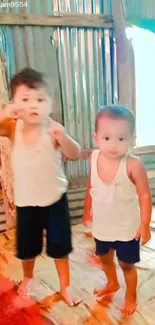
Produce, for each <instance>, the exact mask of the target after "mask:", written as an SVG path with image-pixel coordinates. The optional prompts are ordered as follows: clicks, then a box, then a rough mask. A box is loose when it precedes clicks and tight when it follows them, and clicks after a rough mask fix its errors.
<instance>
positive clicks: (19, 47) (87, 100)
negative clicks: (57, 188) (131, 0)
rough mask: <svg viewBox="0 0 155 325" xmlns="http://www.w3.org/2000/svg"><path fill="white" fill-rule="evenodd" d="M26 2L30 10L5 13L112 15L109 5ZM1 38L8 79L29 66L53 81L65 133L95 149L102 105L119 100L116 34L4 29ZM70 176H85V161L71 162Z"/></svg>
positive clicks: (78, 0) (72, 0)
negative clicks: (96, 116) (115, 62)
mask: <svg viewBox="0 0 155 325" xmlns="http://www.w3.org/2000/svg"><path fill="white" fill-rule="evenodd" d="M23 1H25V0H23ZM26 2H27V6H26V7H25V6H24V7H23V8H20V7H18V8H16V7H14V8H8V7H6V8H5V11H7V12H26V13H34V14H52V13H60V14H63V13H81V14H82V13H84V14H90V13H93V14H99V13H111V1H110V0H109V1H108V0H105V1H103V0H87V1H85V0H83V1H82V0H53V1H52V0H50V1H47V0H46V1H43V0H40V1H39V0H33V1H30V0H28V1H26ZM10 3H11V1H10ZM1 10H2V8H1ZM2 34H3V42H2V43H3V47H5V53H6V55H7V63H8V76H9V77H10V76H11V75H12V74H14V73H15V72H17V71H19V70H20V69H22V68H23V67H25V66H27V65H30V66H32V67H33V68H35V69H37V70H40V71H42V72H44V73H45V74H46V76H47V77H48V79H49V85H50V90H51V95H52V98H53V110H54V113H55V114H54V117H55V118H58V119H60V118H61V116H60V115H61V113H62V116H63V122H64V125H65V127H66V129H67V131H68V132H69V133H70V134H71V135H72V136H73V137H74V138H75V139H76V140H78V142H79V143H80V144H81V145H82V147H85V148H89V147H90V146H92V145H93V143H92V133H93V131H94V119H95V115H96V112H97V111H98V110H99V109H100V108H101V106H103V105H104V104H106V103H112V102H114V101H115V99H116V100H117V76H116V70H115V69H114V60H115V45H114V42H113V31H112V30H101V29H84V28H57V29H55V30H53V28H50V27H23V26H12V27H2V28H1V35H2ZM49 38H51V39H52V40H54V42H55V46H54V45H52V44H51V43H50V42H49ZM4 43H5V46H4ZM1 45H2V44H1ZM56 47H57V48H56ZM1 48H2V46H1ZM57 51H58V57H57ZM57 59H58V62H57ZM59 73H60V80H59ZM66 172H67V176H68V178H69V179H72V178H74V177H79V176H86V175H87V173H88V164H87V162H85V161H84V162H73V163H67V164H66Z"/></svg>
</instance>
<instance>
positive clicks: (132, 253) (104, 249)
mask: <svg viewBox="0 0 155 325" xmlns="http://www.w3.org/2000/svg"><path fill="white" fill-rule="evenodd" d="M95 242H96V255H98V256H103V255H106V254H107V253H108V252H109V250H110V249H113V250H115V251H116V255H117V258H118V260H119V261H122V262H124V263H128V264H135V263H138V262H139V261H140V241H139V240H138V241H136V240H135V239H133V240H130V241H127V242H125V241H115V242H108V241H107V242H106V241H100V240H98V239H95Z"/></svg>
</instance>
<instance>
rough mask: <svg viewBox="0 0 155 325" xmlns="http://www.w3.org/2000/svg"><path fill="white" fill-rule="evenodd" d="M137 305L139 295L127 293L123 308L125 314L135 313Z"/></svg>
mask: <svg viewBox="0 0 155 325" xmlns="http://www.w3.org/2000/svg"><path fill="white" fill-rule="evenodd" d="M136 307H137V296H136V294H135V295H132V294H130V293H126V296H125V302H124V306H123V307H122V308H121V312H122V314H123V315H131V314H133V313H134V311H135V310H136Z"/></svg>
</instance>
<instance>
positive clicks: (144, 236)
mask: <svg viewBox="0 0 155 325" xmlns="http://www.w3.org/2000/svg"><path fill="white" fill-rule="evenodd" d="M140 238H141V245H145V244H146V243H147V242H148V241H149V240H150V239H151V233H150V226H149V225H143V224H141V225H140V227H139V228H138V230H137V233H136V237H135V239H136V240H139V239H140Z"/></svg>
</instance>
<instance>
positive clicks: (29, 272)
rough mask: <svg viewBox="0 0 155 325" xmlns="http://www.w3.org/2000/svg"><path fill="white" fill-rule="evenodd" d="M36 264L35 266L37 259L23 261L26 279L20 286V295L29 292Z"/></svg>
mask: <svg viewBox="0 0 155 325" xmlns="http://www.w3.org/2000/svg"><path fill="white" fill-rule="evenodd" d="M34 266H35V259H33V260H27V261H22V267H23V275H24V279H23V281H22V282H21V284H20V285H19V288H18V293H19V294H20V295H24V296H25V295H26V293H27V288H28V282H29V280H31V279H32V278H33V271H34Z"/></svg>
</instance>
